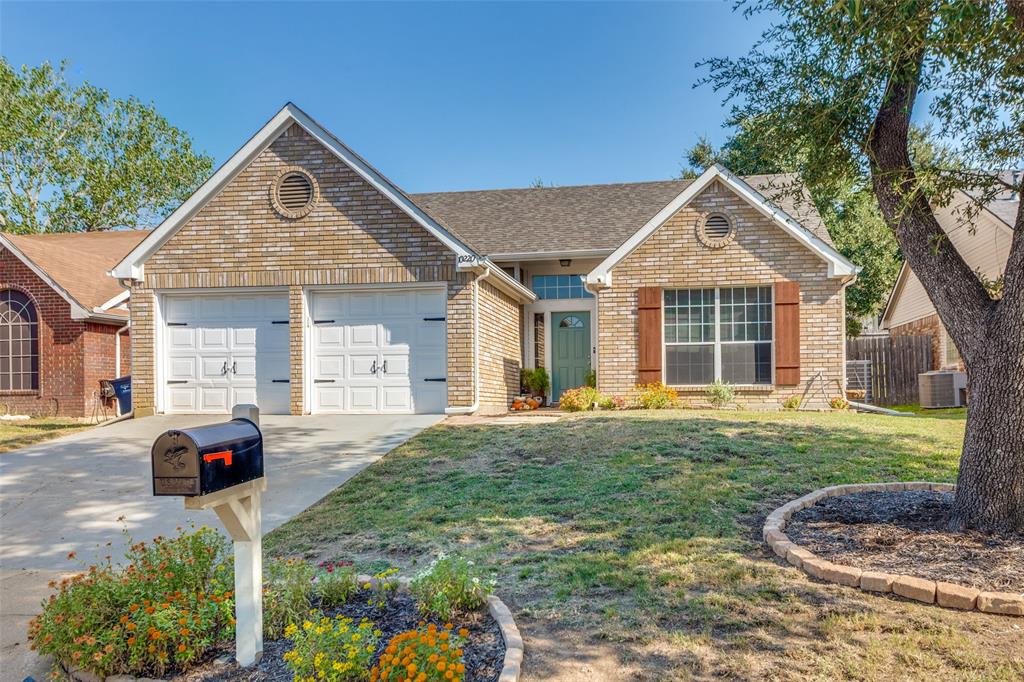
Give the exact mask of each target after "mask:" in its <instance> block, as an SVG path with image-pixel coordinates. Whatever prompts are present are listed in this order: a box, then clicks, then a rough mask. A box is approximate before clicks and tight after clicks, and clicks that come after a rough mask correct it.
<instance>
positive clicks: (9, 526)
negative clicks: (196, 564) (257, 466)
mask: <svg viewBox="0 0 1024 682" xmlns="http://www.w3.org/2000/svg"><path fill="white" fill-rule="evenodd" d="M223 419H224V417H216V416H214V417H205V416H175V417H148V418H146V419H137V420H129V421H125V422H121V423H118V424H112V425H110V426H105V427H100V428H95V429H91V430H89V431H84V432H81V433H76V434H72V435H70V436H65V437H63V438H59V439H57V440H53V441H49V442H47V443H41V444H39V445H33V446H31V447H27V448H22V449H21V450H14V451H11V452H5V453H0V680H3V681H4V682H6V680H22V679H24V678H25V676H26V675H33V676H35V677H36V679H42V678H43V675H45V673H46V669H47V666H46V665H45V664H43V663H42V661H40V659H39V658H38V657H37V656H35V655H34V654H33V653H32V652H30V651H29V650H28V646H27V644H26V642H25V626H26V625H27V623H28V620H29V618H31V616H32V615H34V614H35V613H36V612H38V607H39V603H40V602H41V601H42V600H43V599H44V598H45V596H46V595H47V594H48V590H47V588H46V585H47V583H48V582H49V581H50V580H51V579H54V578H59V577H60V576H62V575H65V574H66V573H69V572H74V571H76V570H80V568H81V562H88V563H92V561H93V560H94V559H95V558H96V557H103V556H106V555H107V554H110V555H112V556H113V557H114V558H115V559H116V558H120V557H121V556H123V552H124V549H125V548H126V547H127V544H128V538H127V536H126V535H125V533H124V532H123V531H124V530H125V529H126V528H127V531H128V533H129V534H130V535H131V537H132V538H134V539H135V540H148V539H149V538H152V537H153V536H155V535H170V534H173V533H174V532H175V528H177V527H178V526H182V525H186V524H188V523H189V522H191V521H194V522H195V523H196V525H203V524H205V525H209V526H212V527H215V528H219V524H218V522H217V517H216V515H215V514H214V513H213V512H212V511H202V512H186V511H185V510H184V506H183V503H182V500H181V498H173V497H153V495H152V484H151V480H150V456H149V452H150V446H151V445H152V443H153V440H154V439H155V438H156V436H157V435H159V434H160V433H161V432H163V431H165V430H167V429H170V428H182V427H186V426H195V425H199V424H208V423H212V422H216V421H221V420H223ZM441 419H442V417H440V416H437V415H395V416H390V415H389V416H385V415H358V416H355V415H345V416H315V417H290V416H278V415H266V416H264V417H263V419H262V427H263V434H264V456H265V467H266V474H267V492H266V494H265V495H264V498H263V531H264V533H268V532H270V531H271V530H273V529H274V528H276V527H277V526H279V525H281V524H282V523H284V522H285V521H287V520H288V519H289V518H291V517H292V516H295V515H296V514H298V513H299V512H301V511H302V510H303V509H305V508H306V507H308V506H309V505H311V504H313V503H314V502H316V501H317V500H319V499H320V498H322V497H323V496H324V495H326V494H327V493H329V492H330V491H331V490H333V489H334V488H336V487H338V486H339V485H341V484H342V483H344V482H345V481H347V480H348V479H349V478H351V477H352V476H355V475H356V474H357V473H359V472H360V471H362V470H363V469H365V468H366V467H367V466H369V465H370V464H371V463H373V462H375V461H376V460H378V459H379V458H380V457H382V456H383V455H384V454H385V453H387V452H388V451H389V450H391V449H393V448H394V447H396V446H398V445H400V444H401V443H403V442H404V441H405V440H407V439H409V438H410V437H412V436H414V435H415V434H417V433H419V432H420V431H422V430H423V429H425V428H426V427H428V426H431V425H432V424H435V423H437V422H438V421H440V420H441ZM120 518H123V521H119V520H118V519H120ZM108 542H109V543H111V544H110V546H109V547H108V546H106V545H107V543H108ZM72 551H73V552H75V553H76V554H77V556H78V559H77V560H76V561H68V560H67V555H68V553H69V552H72Z"/></svg>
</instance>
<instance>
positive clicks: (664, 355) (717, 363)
mask: <svg viewBox="0 0 1024 682" xmlns="http://www.w3.org/2000/svg"><path fill="white" fill-rule="evenodd" d="M751 287H757V288H759V289H768V291H769V292H770V298H769V306H770V309H771V311H772V321H771V324H772V338H771V341H770V343H771V380H770V381H769V382H767V383H755V384H730V385H731V386H734V387H737V388H752V389H761V390H764V389H770V388H774V387H775V287H774V286H772V285H770V284H727V285H724V286H679V287H664V288H663V289H662V290H661V368H662V375H663V378H664V379H665V385H666V386H670V387H678V388H685V389H693V388H703V387H704V386H706V385H707V384H670V383H669V382H668V347H669V346H706V345H708V343H711V344H712V345H713V348H714V370H713V371H714V376H713V377H712V379H711V380H712V381H715V380H720V379H721V378H722V346H723V345H729V346H738V345H747V344H751V345H752V344H755V343H764V341H722V340H721V323H722V316H721V292H722V289H749V288H751ZM694 289H713V290H714V292H715V324H714V330H715V339H714V341H710V342H709V341H673V342H672V343H669V342H668V341H666V340H665V292H666V291H692V290H694Z"/></svg>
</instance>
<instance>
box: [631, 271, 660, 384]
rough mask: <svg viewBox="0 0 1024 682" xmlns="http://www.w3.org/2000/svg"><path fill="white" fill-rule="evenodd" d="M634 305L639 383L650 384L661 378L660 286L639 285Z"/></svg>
mask: <svg viewBox="0 0 1024 682" xmlns="http://www.w3.org/2000/svg"><path fill="white" fill-rule="evenodd" d="M636 307H637V322H638V324H637V328H638V338H637V348H638V350H639V358H638V360H639V363H638V369H639V373H640V376H639V383H641V384H652V383H655V382H657V381H661V380H662V373H661V288H660V287H640V288H639V289H638V290H637V304H636Z"/></svg>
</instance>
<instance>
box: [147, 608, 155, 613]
mask: <svg viewBox="0 0 1024 682" xmlns="http://www.w3.org/2000/svg"><path fill="white" fill-rule="evenodd" d="M154 611H156V608H155V607H153V606H147V607H146V613H153V612H154Z"/></svg>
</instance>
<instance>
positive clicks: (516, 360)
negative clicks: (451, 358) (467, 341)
mask: <svg viewBox="0 0 1024 682" xmlns="http://www.w3.org/2000/svg"><path fill="white" fill-rule="evenodd" d="M478 295H479V300H478V305H479V307H480V411H481V412H484V413H494V412H504V411H505V410H507V409H508V406H509V405H510V404H511V402H512V398H514V397H515V396H516V395H518V394H519V370H520V367H521V366H522V365H521V357H522V352H523V340H522V324H521V322H520V315H519V310H520V306H519V304H518V303H517V302H516V301H514V300H513V299H512V298H511V297H510V296H508V295H507V294H504V293H502V292H500V291H498V290H497V289H495V288H494V286H492V285H491V284H490V283H489V282H487V281H484V282H481V283H480V291H479V294H478Z"/></svg>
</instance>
